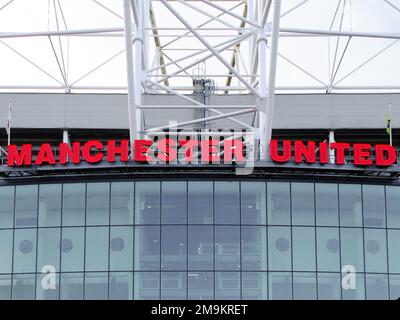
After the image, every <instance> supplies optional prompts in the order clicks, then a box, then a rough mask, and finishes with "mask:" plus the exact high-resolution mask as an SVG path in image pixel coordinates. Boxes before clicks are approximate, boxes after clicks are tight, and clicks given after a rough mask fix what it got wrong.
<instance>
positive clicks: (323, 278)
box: [318, 272, 342, 300]
mask: <svg viewBox="0 0 400 320" xmlns="http://www.w3.org/2000/svg"><path fill="white" fill-rule="evenodd" d="M341 285H342V279H341V277H340V273H323V272H319V273H318V299H319V300H340V299H341V293H340V289H341Z"/></svg>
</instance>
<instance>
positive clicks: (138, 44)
mask: <svg viewBox="0 0 400 320" xmlns="http://www.w3.org/2000/svg"><path fill="white" fill-rule="evenodd" d="M132 1H136V7H137V10H138V21H137V26H136V28H135V37H134V41H133V42H134V45H135V51H134V59H135V66H134V72H135V77H136V81H135V103H136V105H135V110H136V128H138V129H137V131H138V132H140V131H141V122H142V111H141V110H140V108H138V107H139V106H141V105H142V81H143V80H144V71H143V47H144V40H143V31H144V29H143V15H142V12H143V9H144V5H143V2H144V1H137V0H132Z"/></svg>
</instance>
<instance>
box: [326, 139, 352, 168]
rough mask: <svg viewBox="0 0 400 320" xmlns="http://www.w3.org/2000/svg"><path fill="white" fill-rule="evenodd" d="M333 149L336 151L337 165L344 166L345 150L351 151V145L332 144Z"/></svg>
mask: <svg viewBox="0 0 400 320" xmlns="http://www.w3.org/2000/svg"><path fill="white" fill-rule="evenodd" d="M330 147H331V149H333V150H336V164H344V150H347V149H350V144H349V143H342V142H332V143H331V146H330Z"/></svg>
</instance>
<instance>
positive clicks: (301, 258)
mask: <svg viewBox="0 0 400 320" xmlns="http://www.w3.org/2000/svg"><path fill="white" fill-rule="evenodd" d="M292 236H293V269H294V270H296V271H314V270H316V268H315V228H314V227H293V230H292Z"/></svg>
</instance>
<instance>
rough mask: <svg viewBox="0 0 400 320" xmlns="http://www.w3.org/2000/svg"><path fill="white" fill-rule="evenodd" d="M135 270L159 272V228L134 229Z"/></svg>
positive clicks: (143, 227) (144, 227)
mask: <svg viewBox="0 0 400 320" xmlns="http://www.w3.org/2000/svg"><path fill="white" fill-rule="evenodd" d="M134 244H135V249H134V253H135V259H134V261H135V270H160V227H159V226H158V227H153V226H142V227H135V241H134Z"/></svg>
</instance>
